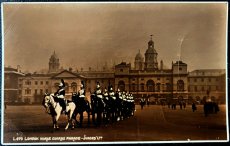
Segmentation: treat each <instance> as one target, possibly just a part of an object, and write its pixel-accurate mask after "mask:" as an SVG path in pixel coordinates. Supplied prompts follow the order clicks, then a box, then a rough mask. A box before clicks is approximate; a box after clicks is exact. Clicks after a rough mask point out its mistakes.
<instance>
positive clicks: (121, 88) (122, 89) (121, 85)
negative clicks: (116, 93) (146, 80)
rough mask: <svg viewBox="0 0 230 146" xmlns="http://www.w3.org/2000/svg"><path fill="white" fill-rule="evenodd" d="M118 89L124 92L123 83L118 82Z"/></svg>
mask: <svg viewBox="0 0 230 146" xmlns="http://www.w3.org/2000/svg"><path fill="white" fill-rule="evenodd" d="M118 88H119V89H120V91H125V82H124V81H119V82H118Z"/></svg>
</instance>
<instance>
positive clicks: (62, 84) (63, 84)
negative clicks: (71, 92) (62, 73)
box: [59, 79, 65, 87]
mask: <svg viewBox="0 0 230 146" xmlns="http://www.w3.org/2000/svg"><path fill="white" fill-rule="evenodd" d="M59 87H65V82H64V80H63V79H61V83H60V84H59Z"/></svg>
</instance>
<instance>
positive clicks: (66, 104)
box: [65, 100, 68, 115]
mask: <svg viewBox="0 0 230 146" xmlns="http://www.w3.org/2000/svg"><path fill="white" fill-rule="evenodd" d="M67 106H68V103H67V100H65V114H66V115H67V113H68V109H67V108H68V107H67Z"/></svg>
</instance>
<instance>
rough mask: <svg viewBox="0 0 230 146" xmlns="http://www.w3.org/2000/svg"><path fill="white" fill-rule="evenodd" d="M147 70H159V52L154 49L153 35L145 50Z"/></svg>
mask: <svg viewBox="0 0 230 146" xmlns="http://www.w3.org/2000/svg"><path fill="white" fill-rule="evenodd" d="M145 70H151V71H153V70H158V62H157V52H156V50H155V49H154V42H153V40H152V35H151V38H150V41H149V42H148V49H147V50H146V52H145Z"/></svg>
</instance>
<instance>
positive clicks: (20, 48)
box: [3, 3, 227, 72]
mask: <svg viewBox="0 0 230 146" xmlns="http://www.w3.org/2000/svg"><path fill="white" fill-rule="evenodd" d="M3 8H4V9H3V14H4V18H3V20H4V54H5V55H4V57H5V66H9V65H10V66H12V67H16V66H17V65H20V66H21V68H22V70H24V71H25V70H28V71H31V72H33V71H37V70H40V69H45V68H46V69H48V61H49V58H50V56H51V55H52V54H53V52H54V51H55V52H56V54H57V55H58V57H59V59H60V64H61V66H63V67H64V68H69V67H72V68H74V69H75V68H79V69H80V68H81V67H83V68H84V69H88V67H89V66H90V67H92V68H96V66H97V65H99V66H100V65H101V64H104V63H105V62H107V63H108V64H113V62H116V63H120V62H121V61H126V62H131V63H132V66H133V62H134V58H135V55H136V54H137V53H138V50H140V51H141V53H142V55H143V56H144V53H145V51H146V49H147V43H148V41H149V39H150V35H151V34H153V35H154V36H153V41H154V43H155V49H156V51H157V53H158V62H159V64H160V60H163V61H164V65H165V66H167V67H168V68H170V67H171V63H172V61H174V62H175V61H176V60H177V59H178V54H181V60H182V61H183V62H185V63H187V64H188V69H189V71H192V70H195V69H220V68H221V69H224V68H226V14H227V3H205V4H202V3H199V4H195V3H183V4H182V3H177V4H175V3H174V4H172V3H170V4H166V3H164V4H159V3H147V4H130V3H129V4H127V3H123V4H121V3H115V4H89V3H81V4H79V3H75V4H74V3H71V4H4V6H3ZM182 38H184V41H183V42H182V45H181V51H180V41H179V40H180V39H182ZM180 52H181V53H180Z"/></svg>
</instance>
